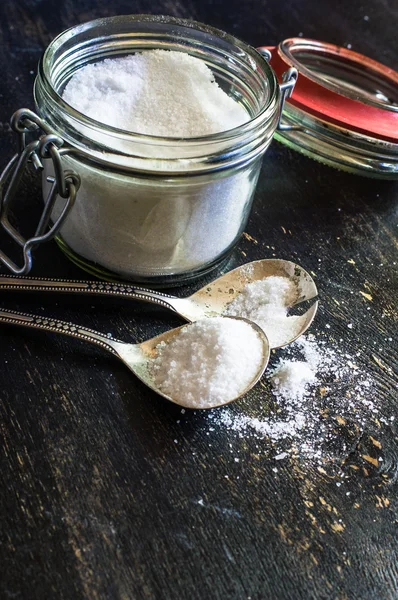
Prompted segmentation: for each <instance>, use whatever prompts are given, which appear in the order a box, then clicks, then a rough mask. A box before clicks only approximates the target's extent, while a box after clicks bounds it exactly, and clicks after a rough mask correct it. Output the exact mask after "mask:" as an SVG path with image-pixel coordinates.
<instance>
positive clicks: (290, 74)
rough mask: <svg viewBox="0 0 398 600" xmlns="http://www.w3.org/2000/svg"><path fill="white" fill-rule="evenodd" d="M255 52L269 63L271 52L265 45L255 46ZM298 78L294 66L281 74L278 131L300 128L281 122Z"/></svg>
mask: <svg viewBox="0 0 398 600" xmlns="http://www.w3.org/2000/svg"><path fill="white" fill-rule="evenodd" d="M257 52H258V53H259V54H261V56H262V57H263V58H264V59H265V60H266V61H267V63H268V64H269V63H270V61H271V59H272V52H271V50H270V49H269V48H267V47H266V46H260V47H259V48H257ZM297 78H298V71H297V69H295V68H294V67H291V68H290V69H288V70H287V71H285V72H284V73H283V75H282V83H280V84H279V89H280V91H281V105H280V109H279V117H278V123H277V125H276V129H277V130H278V131H289V130H291V129H302V128H301V127H298V126H296V125H288V124H287V123H282V116H283V115H282V113H283V109H284V107H285V102H286V100H287V99H288V98H290V96H291V95H292V94H293V90H294V86H295V85H296V82H297Z"/></svg>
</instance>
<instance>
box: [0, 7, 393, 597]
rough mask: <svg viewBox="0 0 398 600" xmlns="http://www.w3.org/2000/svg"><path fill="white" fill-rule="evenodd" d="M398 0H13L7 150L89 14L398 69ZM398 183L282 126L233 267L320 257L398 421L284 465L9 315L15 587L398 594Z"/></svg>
mask: <svg viewBox="0 0 398 600" xmlns="http://www.w3.org/2000/svg"><path fill="white" fill-rule="evenodd" d="M397 8H398V7H397V3H396V2H392V1H388V0H383V2H379V3H374V2H371V0H364V1H363V2H362V3H360V4H358V3H347V2H344V1H343V0H338V1H337V2H331V1H328V0H319V1H317V2H315V1H313V2H310V1H308V0H306V1H305V2H300V3H297V2H293V1H292V0H287V1H286V2H277V1H275V0H269V1H267V2H261V1H260V0H251V1H250V2H246V3H242V2H237V1H231V2H212V1H210V0H203V1H201V2H195V1H194V0H190V1H188V2H178V1H177V0H175V1H173V0H170V1H168V0H164V1H163V2H162V1H160V0H157V1H156V2H149V1H141V2H132V1H127V0H126V1H123V0H114V1H113V2H108V1H105V0H79V2H77V1H76V2H73V1H72V0H65V1H64V2H55V1H53V0H42V1H40V0H20V2H14V1H12V0H9V1H7V0H3V1H2V3H1V4H0V36H1V37H0V64H1V65H2V84H1V90H0V119H1V124H0V130H1V134H2V135H1V137H0V155H1V159H2V163H4V162H5V160H6V158H7V157H9V156H10V155H11V154H12V152H13V148H14V146H13V144H14V140H13V139H12V136H11V134H10V132H9V128H8V125H7V121H8V118H9V115H10V114H11V113H12V112H13V111H14V110H15V109H17V108H18V107H21V106H29V107H32V106H33V103H32V95H31V89H32V83H33V78H34V73H35V70H36V64H37V61H38V59H39V57H40V54H41V52H42V51H43V49H44V48H45V47H46V45H47V44H48V42H49V41H50V40H51V39H52V38H53V37H54V36H55V35H56V34H57V33H58V32H60V31H61V30H63V29H65V28H66V27H69V26H71V25H73V24H76V23H78V22H83V21H86V20H89V19H92V18H95V17H99V16H104V15H111V14H123V13H129V12H152V13H165V14H173V15H177V16H184V17H189V18H194V19H196V20H199V21H204V22H208V23H210V24H213V25H215V26H218V27H221V28H223V29H225V30H227V31H230V32H232V33H234V34H235V35H237V36H239V37H241V38H243V39H245V40H246V41H248V42H249V43H251V44H253V45H260V44H273V43H276V42H277V41H278V40H280V39H282V38H284V37H289V36H291V35H296V34H298V33H299V32H302V33H303V34H304V35H305V36H308V37H314V38H319V39H324V40H328V41H331V42H336V43H339V44H348V43H350V44H352V46H353V48H354V49H357V50H358V51H360V52H363V53H365V54H368V55H369V56H371V57H373V58H376V59H380V60H381V61H382V62H384V63H386V64H388V65H390V66H391V67H393V68H397V62H396V58H397V47H398V45H397V37H396V23H397ZM365 17H368V19H366V18H365ZM397 198H398V186H397V184H396V183H391V182H380V181H377V180H368V179H364V178H361V177H356V176H353V175H348V174H345V173H342V172H339V171H335V170H332V169H330V168H327V167H325V166H322V165H320V164H317V163H315V162H313V161H311V160H309V159H307V158H304V157H302V156H299V155H297V154H296V153H293V152H291V151H289V150H287V149H286V148H284V147H282V146H280V145H279V144H277V143H274V144H273V145H272V147H271V149H270V150H269V152H268V154H267V155H266V158H265V161H264V166H263V170H262V174H261V177H260V181H259V185H258V189H257V192H256V200H255V206H254V211H253V214H252V217H251V219H250V221H249V224H248V226H247V233H248V235H247V236H246V237H243V238H242V241H241V243H240V245H239V248H238V249H237V251H236V252H235V254H234V256H233V257H232V259H231V263H230V266H231V267H232V266H235V265H237V264H241V263H243V262H245V261H247V260H254V259H258V258H263V257H273V256H277V257H280V258H286V259H292V260H295V261H297V262H299V263H300V264H302V266H304V267H305V268H306V269H308V270H309V271H313V272H314V273H316V276H317V283H318V286H319V290H320V295H321V299H322V305H321V309H320V311H319V315H318V317H317V319H316V323H315V325H314V330H315V332H320V333H325V334H326V335H328V336H330V338H331V339H332V338H334V339H337V340H338V339H340V338H341V339H342V340H343V342H342V343H343V344H344V347H346V348H347V351H349V352H350V353H352V354H354V353H356V352H357V351H358V350H362V355H361V359H360V360H361V363H362V365H365V367H366V368H368V369H369V373H370V374H371V375H372V377H373V378H374V380H375V382H376V392H375V398H376V399H377V402H378V405H379V406H381V414H382V416H383V417H384V418H385V420H386V421H387V422H388V423H390V424H388V425H387V424H385V423H383V422H382V421H380V414H379V415H378V418H377V419H373V420H369V422H368V423H367V425H366V427H364V428H362V429H361V430H358V431H357V432H356V433H355V431H354V435H353V436H352V439H351V438H350V439H351V442H352V443H351V445H350V446H349V449H348V450H347V445H346V446H345V448H346V449H345V450H342V451H341V452H340V453H339V452H336V458H335V460H334V461H333V462H325V464H323V465H322V466H319V464H317V463H316V464H312V463H311V462H309V461H304V460H302V459H300V457H292V455H290V454H289V456H288V457H287V458H286V459H285V460H283V461H278V462H277V463H276V461H275V459H274V456H275V449H274V448H273V447H272V444H271V443H269V442H268V441H267V440H266V439H264V440H260V441H259V440H256V439H253V438H250V437H244V436H243V437H238V436H236V435H232V434H231V432H228V431H227V430H226V429H223V428H220V427H218V428H217V427H215V430H214V431H211V430H209V425H208V420H207V419H208V417H207V415H204V414H196V415H191V414H188V413H186V414H184V415H181V414H180V412H179V410H178V409H176V408H175V407H173V406H169V405H168V404H166V403H164V402H162V401H161V400H160V399H159V398H157V397H156V396H155V395H154V394H151V393H149V392H148V391H147V390H146V389H144V387H143V386H142V385H141V384H140V383H139V382H138V381H137V380H135V379H134V378H133V377H132V376H131V374H130V373H129V372H128V371H127V370H126V369H125V368H124V367H123V365H122V364H119V363H118V362H117V361H116V360H115V359H113V358H112V357H111V356H110V355H106V354H105V353H102V352H100V351H99V350H97V349H95V348H92V347H89V346H85V345H83V344H80V343H79V342H75V341H73V340H70V339H67V338H65V339H64V338H61V337H59V338H57V337H56V336H52V335H45V334H43V333H40V332H30V331H28V330H22V329H17V328H11V327H5V326H1V328H0V344H1V345H0V378H1V381H0V384H1V388H0V400H1V402H0V428H1V454H0V481H1V485H0V498H1V506H2V508H1V519H0V556H1V562H0V565H1V566H0V597H1V598H16V599H27V600H33V599H40V600H43V599H44V598H57V599H61V598H62V599H76V598H87V599H90V600H95V599H103V598H112V599H113V598H123V599H124V598H126V599H127V598H137V599H140V598H151V599H152V598H156V599H157V598H159V599H166V598H170V599H171V598H173V599H174V598H178V599H185V598H189V599H194V598H195V599H196V598H198V599H206V600H207V599H213V598H214V599H216V598H217V599H223V600H224V599H228V600H232V599H243V598H247V599H249V598H251V599H253V600H254V599H268V598H270V599H271V598H272V599H278V600H279V599H281V600H282V599H283V600H285V599H289V600H298V599H303V600H304V599H305V600H309V599H317V600H320V599H337V598H338V599H341V600H343V599H356V600H358V599H361V600H365V599H366V600H376V599H378V600H382V599H383V600H384V599H386V600H387V599H388V600H392V599H396V598H397V597H398V550H397V542H396V540H397V534H398V531H397V523H398V502H397V474H398V446H397V430H396V426H394V421H390V417H391V416H394V414H395V413H396V409H397V391H396V377H395V375H394V369H396V367H397V346H396V329H397V323H396V308H397V306H396V297H397V277H396V273H397V261H398V256H397V245H396V239H397V213H396V206H397ZM21 201H22V202H23V203H25V205H26V206H27V207H28V205H29V206H32V207H33V208H26V217H25V218H26V221H28V220H29V218H30V214H31V211H34V210H35V205H36V206H37V204H38V202H39V188H38V184H37V183H36V184H34V183H32V182H28V183H27V184H26V186H25V190H24V194H23V197H22V200H21ZM36 257H37V259H38V260H37V263H38V265H37V266H36V267H35V269H34V271H33V273H32V274H33V275H43V276H44V275H45V276H63V277H74V278H79V277H82V273H81V272H80V271H78V270H77V268H75V267H73V266H72V265H71V264H70V263H69V262H68V261H67V260H66V258H64V257H63V256H62V255H61V254H60V252H59V250H58V249H57V248H56V246H55V244H49V245H48V246H47V247H46V248H42V249H40V250H39V251H38V252H37V254H36ZM192 289H193V287H192ZM182 291H184V292H185V291H186V292H188V291H189V290H188V289H186V290H185V289H184V290H182ZM182 291H181V292H182ZM0 304H1V306H3V307H8V308H16V309H19V310H29V311H32V312H38V313H40V314H51V315H54V316H59V317H60V318H63V319H65V320H74V321H77V322H81V323H82V324H84V325H86V326H88V327H92V328H97V329H99V330H101V331H104V332H108V331H112V332H113V333H115V335H118V336H119V337H121V338H125V339H131V340H137V341H140V340H143V339H145V338H147V337H151V336H152V335H155V334H156V333H158V332H161V331H163V330H165V329H166V328H168V327H170V326H174V325H177V324H179V321H177V320H176V319H173V318H171V317H170V315H168V316H167V317H166V314H165V313H163V312H160V311H158V310H156V309H155V308H152V307H148V306H144V305H139V304H138V303H137V304H136V303H132V304H128V303H126V302H123V301H117V302H116V301H110V300H107V299H92V298H89V299H72V298H66V297H48V296H47V297H45V296H40V297H39V296H34V295H29V296H22V295H20V294H17V293H12V294H11V293H9V294H6V293H4V295H2V297H1V303H0ZM347 323H352V324H353V327H352V329H347ZM326 324H329V325H330V329H325V326H326ZM390 337H391V338H393V339H392V341H389V340H388V338H390ZM261 393H262V394H263V396H264V392H261ZM259 394H260V392H259V391H258V390H257V391H254V392H253V394H252V395H249V396H248V397H247V398H246V399H245V400H244V401H243V404H242V406H249V405H250V403H251V402H253V403H255V402H258V400H259ZM260 395H261V394H260ZM263 401H264V402H266V401H267V398H266V396H265V397H264V398H263ZM235 410H239V407H238V406H237V407H236V409H235ZM341 436H343V437H344V436H346V437H347V436H348V437H349V434H348V433H347V430H345V429H344V427H340V428H337V427H336V441H337V442H338V441H339V437H341ZM348 437H347V439H348ZM235 458H239V462H238V461H236V460H235ZM379 458H382V459H383V460H382V461H379V460H378V459H379ZM276 466H277V472H275V468H276ZM341 481H342V484H341V485H340V486H338V485H336V483H338V482H341Z"/></svg>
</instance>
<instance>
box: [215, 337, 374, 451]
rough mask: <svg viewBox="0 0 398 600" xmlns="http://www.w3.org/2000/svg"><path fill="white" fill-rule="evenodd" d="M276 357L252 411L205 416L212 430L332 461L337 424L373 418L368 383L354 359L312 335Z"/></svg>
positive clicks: (370, 384) (235, 409) (230, 410)
mask: <svg viewBox="0 0 398 600" xmlns="http://www.w3.org/2000/svg"><path fill="white" fill-rule="evenodd" d="M278 355H279V356H281V357H280V358H279V360H278V361H277V362H276V364H275V365H274V369H273V370H272V369H271V371H270V372H269V376H268V378H267V379H268V381H267V382H266V385H265V388H266V391H265V390H264V392H262V394H261V403H260V405H259V406H257V407H256V409H255V411H253V409H252V407H250V410H245V408H244V407H243V408H242V405H241V406H240V407H239V406H238V405H237V406H236V407H232V408H225V409H222V410H220V411H217V412H214V413H212V414H209V417H208V418H209V425H210V427H211V429H213V428H214V427H215V426H219V427H222V428H227V429H228V430H229V431H230V432H231V434H232V435H236V436H238V437H254V438H257V439H261V440H264V441H266V440H268V442H269V443H270V444H271V445H272V447H273V449H274V450H275V451H276V452H281V451H288V452H293V453H297V454H299V455H300V456H302V457H304V458H307V459H311V460H319V461H320V462H322V461H323V460H324V459H327V458H333V449H332V446H333V444H335V443H336V442H338V443H340V444H344V443H345V442H344V440H342V439H339V440H337V439H336V431H335V428H336V424H338V423H339V419H340V422H342V421H341V419H342V418H343V420H344V421H345V420H347V421H352V422H355V423H356V425H357V426H359V427H361V426H363V427H365V426H366V423H367V422H368V421H369V419H371V418H373V417H374V416H375V414H377V413H378V407H377V406H376V404H375V401H374V394H373V392H374V383H373V380H372V378H371V377H370V375H369V374H368V372H367V371H365V370H364V369H361V368H360V367H359V365H357V364H356V362H355V361H356V357H354V356H352V355H349V354H347V353H345V352H344V351H343V350H342V349H340V348H339V347H338V346H336V347H331V346H330V345H329V344H326V342H324V341H320V340H317V339H316V338H315V336H313V335H311V334H310V335H307V336H302V337H301V338H299V339H298V340H297V341H296V342H294V343H293V344H291V345H290V346H288V347H287V348H284V349H283V350H281V351H280V352H279V353H278ZM263 381H264V380H263ZM272 399H273V400H274V406H272V404H273V403H272ZM253 412H255V413H256V416H254V415H253ZM336 419H337V421H336ZM381 419H382V418H381V417H380V420H381Z"/></svg>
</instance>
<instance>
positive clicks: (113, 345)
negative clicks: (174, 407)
mask: <svg viewBox="0 0 398 600" xmlns="http://www.w3.org/2000/svg"><path fill="white" fill-rule="evenodd" d="M223 318H224V319H236V317H223ZM238 320H242V321H245V322H246V323H247V324H248V325H250V326H251V327H252V328H253V329H254V330H255V331H256V332H257V334H258V335H259V336H260V339H261V341H262V345H263V352H262V362H261V365H260V367H259V369H258V371H257V373H256V374H255V376H254V377H253V378H252V380H251V381H250V383H249V384H248V385H247V387H246V388H245V389H244V390H243V391H242V392H241V393H240V394H239V396H236V397H234V398H229V399H228V400H225V401H223V402H220V403H219V404H212V405H211V406H208V407H205V408H216V407H219V406H225V405H226V404H229V403H230V402H234V401H235V400H238V399H239V398H241V397H242V396H243V395H244V394H246V393H247V392H248V391H249V390H251V388H252V387H253V386H254V385H255V384H256V383H257V382H258V380H259V379H260V378H261V376H262V375H263V373H264V371H265V369H266V367H267V365H268V361H269V356H270V347H269V344H268V339H267V337H266V335H265V334H264V332H263V331H262V329H260V327H258V326H257V325H255V323H252V322H251V321H247V320H246V319H238ZM0 323H6V324H8V325H22V326H24V327H31V328H33V329H43V330H45V331H51V332H54V333H62V334H64V335H68V336H70V337H74V338H77V339H79V340H85V341H86V342H91V343H93V344H96V345H97V346H100V347H101V348H103V349H104V350H108V352H111V353H112V354H114V355H115V356H117V357H118V358H119V359H120V360H121V361H123V362H124V364H125V365H126V366H127V367H128V368H129V369H130V371H132V372H133V373H134V374H135V375H136V376H137V377H138V379H140V380H141V381H142V382H143V383H145V384H146V385H147V386H148V387H149V388H151V390H153V391H154V392H156V393H157V394H159V395H160V396H163V398H166V399H167V400H169V401H170V402H173V403H174V404H178V405H179V406H184V407H185V408H193V407H192V405H190V404H189V402H186V401H185V400H184V399H180V398H172V397H171V396H168V395H166V394H164V393H163V392H162V391H161V390H160V389H159V387H158V386H157V385H156V382H155V381H154V378H153V376H152V374H151V369H150V366H151V361H153V359H155V358H156V356H157V349H156V347H157V346H158V344H160V343H161V342H165V343H168V342H170V341H171V340H172V339H173V338H174V337H175V336H177V335H178V334H179V333H180V331H181V329H183V328H184V327H189V326H190V325H189V324H188V325H182V327H177V328H176V329H171V330H170V331H166V333H162V334H161V335H157V336H156V337H154V338H151V339H150V340H147V341H146V342H142V343H141V344H128V343H127V342H122V341H120V340H117V339H114V338H112V337H110V336H109V335H104V334H103V333H99V332H98V331H94V330H93V329H87V327H81V326H80V325H75V324H74V323H69V322H67V321H60V320H59V319H53V318H50V317H43V316H36V315H31V314H28V313H22V312H15V311H11V310H8V309H0ZM194 408H195V409H198V408H199V407H196V406H195V407H194Z"/></svg>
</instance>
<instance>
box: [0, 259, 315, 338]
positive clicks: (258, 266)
mask: <svg viewBox="0 0 398 600" xmlns="http://www.w3.org/2000/svg"><path fill="white" fill-rule="evenodd" d="M272 275H276V276H282V277H287V278H289V279H290V280H291V281H293V282H294V284H295V285H296V287H297V299H296V301H295V302H294V303H293V304H292V305H291V306H286V308H292V307H293V306H296V305H298V304H300V303H302V302H304V301H309V300H314V302H313V304H312V305H311V306H310V308H309V309H308V310H307V311H306V312H305V313H304V314H302V315H300V316H299V317H296V326H295V330H294V331H295V333H294V334H291V333H290V334H289V335H288V338H287V339H285V340H283V343H279V345H278V346H275V345H274V346H272V345H271V348H280V347H282V346H286V345H287V344H290V343H291V342H293V341H294V340H296V339H297V338H298V337H300V336H301V335H302V334H303V333H304V332H305V331H306V330H307V329H308V327H309V326H310V325H311V323H312V321H313V319H314V317H315V314H316V311H317V309H318V301H317V300H315V298H316V297H317V296H318V290H317V288H316V285H315V283H314V280H313V279H312V277H311V276H310V275H309V273H307V271H305V270H304V269H302V268H301V267H300V266H299V265H296V264H295V263H293V262H290V261H288V260H281V259H263V260H256V261H253V262H250V263H247V264H245V265H242V266H241V267H237V268H236V269H233V270H232V271H229V272H228V273H226V274H225V275H222V276H221V277H218V278H217V279H215V280H214V281H212V282H211V283H209V284H207V285H205V286H204V287H203V288H201V289H200V290H198V291H197V292H195V293H194V294H192V295H191V296H188V297H186V298H176V297H175V296H170V295H169V294H165V293H163V292H158V291H154V290H148V289H144V288H140V287H136V286H135V285H132V284H131V283H127V282H126V283H108V282H106V281H67V280H62V279H38V278H34V277H27V278H20V277H13V276H11V275H5V276H1V277H0V290H18V291H37V292H66V293H73V294H91V295H103V296H122V297H125V298H131V299H134V300H142V301H145V302H151V303H153V304H157V305H160V306H163V307H164V308H168V309H170V310H172V311H173V312H175V313H177V314H179V315H180V316H181V317H183V319H185V320H186V321H190V322H192V321H197V320H199V319H203V318H204V317H210V316H216V315H221V314H223V312H224V311H225V309H226V307H227V305H228V304H229V303H230V302H232V300H233V299H234V298H236V296H237V295H238V294H239V293H240V292H241V291H242V289H243V288H244V287H245V285H247V284H248V283H252V282H253V281H256V280H259V279H264V278H265V277H270V276H272ZM286 318H287V319H289V316H287V317H286Z"/></svg>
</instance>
